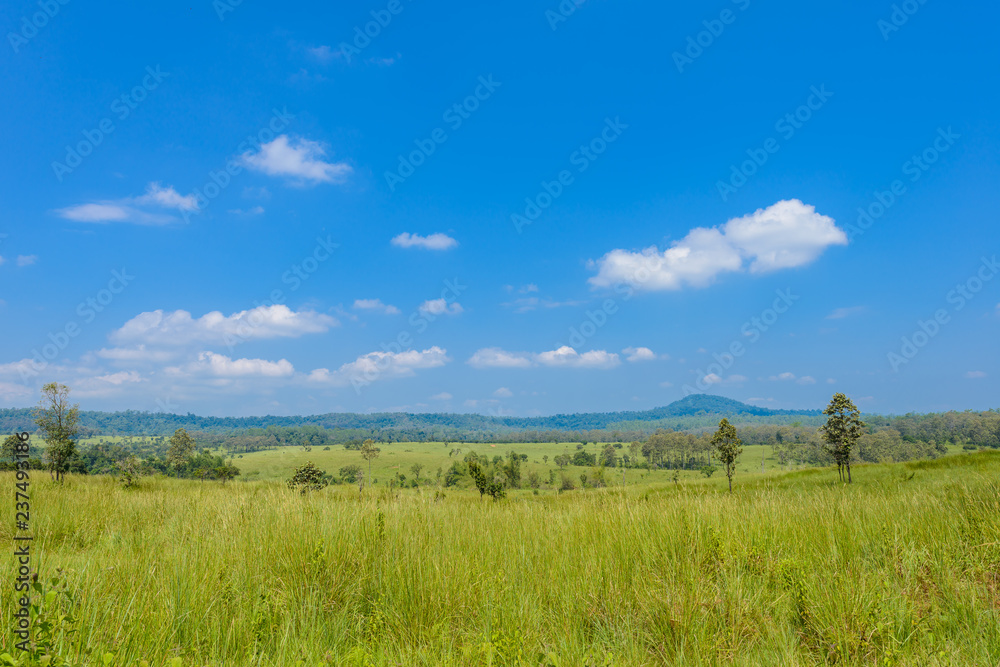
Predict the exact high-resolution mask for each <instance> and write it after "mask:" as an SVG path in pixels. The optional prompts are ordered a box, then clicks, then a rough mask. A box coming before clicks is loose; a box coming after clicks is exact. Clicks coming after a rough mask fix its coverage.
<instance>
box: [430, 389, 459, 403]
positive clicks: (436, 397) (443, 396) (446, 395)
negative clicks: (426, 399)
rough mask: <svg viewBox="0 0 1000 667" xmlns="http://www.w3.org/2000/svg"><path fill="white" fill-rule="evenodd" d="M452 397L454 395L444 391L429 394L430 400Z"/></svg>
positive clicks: (444, 399) (449, 398) (443, 399)
mask: <svg viewBox="0 0 1000 667" xmlns="http://www.w3.org/2000/svg"><path fill="white" fill-rule="evenodd" d="M453 398H454V396H452V395H451V394H449V393H448V392H446V391H442V392H441V393H440V394H434V395H433V396H431V400H432V401H450V400H451V399H453Z"/></svg>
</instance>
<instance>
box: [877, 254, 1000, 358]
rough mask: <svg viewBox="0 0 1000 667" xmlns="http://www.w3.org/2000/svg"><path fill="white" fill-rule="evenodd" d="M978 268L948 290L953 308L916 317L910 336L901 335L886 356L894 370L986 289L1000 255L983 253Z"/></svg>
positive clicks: (999, 265) (998, 267)
mask: <svg viewBox="0 0 1000 667" xmlns="http://www.w3.org/2000/svg"><path fill="white" fill-rule="evenodd" d="M980 262H981V263H980V265H979V269H977V270H976V272H975V273H974V274H973V275H972V276H970V277H969V278H968V279H967V280H966V281H965V282H962V283H959V284H958V285H955V287H954V288H953V289H951V290H949V291H948V293H947V294H945V302H946V303H948V304H949V305H951V309H950V310H949V309H947V308H938V309H937V310H935V311H934V314H933V316H931V318H930V319H928V320H926V321H924V320H917V328H916V329H915V330H914V331H913V333H911V334H910V335H908V336H903V337H902V339H900V346H899V349H898V350H897V351H892V352H889V353H888V354H887V355H886V359H887V360H888V362H889V367H890V368H891V369H892V371H893V372H894V373H895V372H898V371H899V368H900V366H903V365H905V364H908V363H910V362H911V361H913V359H914V358H915V357H916V356H917V355H918V354H919V353H920V350H922V349H924V348H925V347H927V345H928V344H929V343H930V342H931V341H932V340H933V339H934V338H935V337H936V336H937V335H938V334H939V333H941V328H942V327H944V326H945V325H947V324H948V323H949V322H951V316H952V314H953V313H957V312H959V311H961V310H962V309H963V308H965V307H966V306H967V305H968V304H969V302H970V301H972V300H973V299H975V298H976V295H977V294H979V293H980V292H981V291H983V288H984V287H985V286H986V283H988V282H990V281H991V280H993V279H994V278H995V277H996V275H997V274H998V273H1000V262H997V256H996V255H993V257H991V258H987V257H983V258H981V260H980Z"/></svg>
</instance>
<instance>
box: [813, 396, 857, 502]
mask: <svg viewBox="0 0 1000 667" xmlns="http://www.w3.org/2000/svg"><path fill="white" fill-rule="evenodd" d="M823 414H824V415H826V416H827V420H826V424H824V425H823V426H821V427H820V429H819V430H820V432H821V433H822V434H823V440H825V441H826V445H825V446H824V449H826V451H827V452H829V453H830V455H831V456H833V460H834V461H836V462H837V469H838V472H839V473H840V481H844V468H845V467H846V468H847V483H848V484H850V483H851V452H852V450H853V449H854V445H855V444H856V443H857V442H858V438H860V437H861V434H862V433H864V429H865V426H866V425H865V423H864V422H863V421H861V413H860V412H859V411H858V408H857V406H856V405H854V402H853V401H851V399H849V398H847V396H846V395H844V394H841V393H836V394H834V395H833V398H832V399H831V400H830V404H829V405H828V406H826V409H825V410H823Z"/></svg>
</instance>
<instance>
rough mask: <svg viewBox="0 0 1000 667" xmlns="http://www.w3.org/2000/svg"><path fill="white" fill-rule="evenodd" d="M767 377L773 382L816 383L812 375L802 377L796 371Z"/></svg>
mask: <svg viewBox="0 0 1000 667" xmlns="http://www.w3.org/2000/svg"><path fill="white" fill-rule="evenodd" d="M758 379H759V378H758ZM767 379H768V380H770V381H771V382H795V383H796V384H803V385H805V384H816V378H814V377H812V376H809V375H803V376H802V377H798V376H797V375H795V373H788V372H785V373H780V374H778V375H772V376H771V377H769V378H767ZM827 382H829V380H827Z"/></svg>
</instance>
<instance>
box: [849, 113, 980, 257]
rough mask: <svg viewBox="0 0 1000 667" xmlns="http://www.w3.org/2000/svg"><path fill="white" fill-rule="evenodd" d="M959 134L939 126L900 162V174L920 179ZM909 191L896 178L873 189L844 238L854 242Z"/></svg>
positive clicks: (911, 181) (914, 180) (955, 141)
mask: <svg viewBox="0 0 1000 667" xmlns="http://www.w3.org/2000/svg"><path fill="white" fill-rule="evenodd" d="M961 138H962V135H960V134H958V133H957V132H955V131H954V130H952V129H951V126H948V129H947V130H945V129H944V128H940V127H939V128H938V131H937V137H935V139H934V141H933V142H932V143H931V145H929V146H928V147H927V148H925V149H924V150H922V151H920V153H918V154H915V155H913V156H912V157H911V158H910V159H909V160H907V161H906V162H904V163H903V166H902V172H903V176H908V177H909V178H908V179H907V180H908V181H909V182H910V183H916V182H917V181H919V180H920V179H921V178H922V177H923V176H924V174H926V173H927V172H928V171H930V169H931V167H933V166H934V165H935V164H937V162H938V160H940V159H941V156H942V155H944V154H945V153H947V152H948V151H950V150H951V149H952V147H953V146H954V145H955V144H956V143H958V140H959V139H961ZM907 192H909V187H908V186H907V185H906V181H904V180H903V179H899V178H897V179H896V180H894V181H893V182H892V183H890V184H889V187H888V189H886V190H877V191H876V192H875V193H874V200H873V201H871V202H870V203H869V204H867V205H865V206H859V207H858V219H857V221H856V222H854V223H852V224H849V225H847V227H846V229H845V231H846V232H847V240H848V241H849V242H852V243H853V242H854V240H855V239H856V238H858V237H860V236H862V235H864V233H865V232H867V231H868V230H869V229H871V228H872V227H873V226H874V225H875V223H876V222H877V221H878V220H880V219H881V218H882V216H884V215H885V214H886V213H887V212H888V211H889V209H891V208H892V207H893V206H895V205H896V202H898V201H899V200H900V199H901V198H902V197H903V196H904V195H906V193H907Z"/></svg>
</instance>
